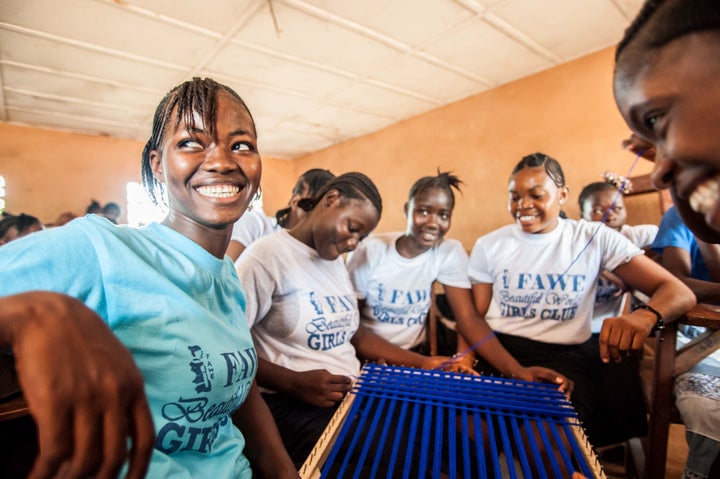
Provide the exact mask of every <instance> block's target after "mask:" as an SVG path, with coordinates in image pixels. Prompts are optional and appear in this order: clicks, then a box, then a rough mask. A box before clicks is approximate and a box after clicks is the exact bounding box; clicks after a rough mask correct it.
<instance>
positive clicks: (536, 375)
mask: <svg viewBox="0 0 720 479" xmlns="http://www.w3.org/2000/svg"><path fill="white" fill-rule="evenodd" d="M513 378H514V379H523V380H525V381H536V382H540V381H543V382H547V383H551V384H557V385H558V389H560V391H561V392H562V393H564V394H565V396H567V398H568V399H570V395H571V394H572V391H573V388H574V387H575V384H574V383H573V382H572V381H571V380H570V379H568V378H566V377H565V376H563V375H562V374H560V373H558V372H557V371H554V370H552V369H549V368H544V367H542V366H530V367H528V368H521V369H520V370H519V371H517V372H516V373H515V374H513Z"/></svg>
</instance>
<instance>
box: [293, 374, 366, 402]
mask: <svg viewBox="0 0 720 479" xmlns="http://www.w3.org/2000/svg"><path fill="white" fill-rule="evenodd" d="M296 374H297V379H296V384H295V385H294V388H293V393H294V395H295V396H296V397H297V398H298V399H300V400H301V401H303V402H306V403H308V404H311V405H313V406H318V407H332V406H334V405H335V404H337V403H338V402H339V401H341V400H342V398H344V397H345V394H347V393H348V392H349V391H350V389H351V388H352V380H351V379H350V378H349V377H348V376H342V375H339V374H332V373H330V372H328V371H326V370H325V369H313V370H310V371H300V372H297V373H296Z"/></svg>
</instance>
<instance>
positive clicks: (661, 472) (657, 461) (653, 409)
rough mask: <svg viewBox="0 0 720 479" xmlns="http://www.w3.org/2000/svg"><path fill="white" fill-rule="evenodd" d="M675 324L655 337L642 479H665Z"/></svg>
mask: <svg viewBox="0 0 720 479" xmlns="http://www.w3.org/2000/svg"><path fill="white" fill-rule="evenodd" d="M676 336H677V323H676V322H674V321H673V322H671V323H669V324H668V325H667V326H666V327H665V329H664V330H662V331H660V332H659V333H658V335H657V339H656V342H657V344H656V346H655V368H654V372H653V382H652V390H651V396H650V411H649V412H650V420H649V424H648V426H649V427H648V439H647V451H646V454H645V468H644V469H645V470H644V475H643V477H645V478H646V479H657V478H661V477H665V461H666V460H667V442H668V436H669V433H670V420H671V416H672V408H673V374H672V372H673V365H674V363H675V338H676Z"/></svg>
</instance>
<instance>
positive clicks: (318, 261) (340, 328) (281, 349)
mask: <svg viewBox="0 0 720 479" xmlns="http://www.w3.org/2000/svg"><path fill="white" fill-rule="evenodd" d="M299 206H300V207H301V208H303V209H306V210H307V215H306V217H305V219H304V220H303V221H301V222H300V223H299V224H298V225H296V226H295V227H294V228H292V229H290V230H282V231H280V232H278V233H275V234H274V235H271V236H268V237H265V238H262V239H261V240H258V241H256V242H255V243H253V244H252V245H250V247H249V248H248V249H247V250H246V251H245V252H244V253H243V254H242V255H241V256H240V258H239V259H238V261H237V262H236V265H235V267H236V269H237V272H238V275H239V277H240V281H241V282H242V284H243V285H244V286H245V289H246V291H247V309H246V317H247V320H248V323H249V324H250V326H251V332H252V335H253V340H254V341H255V345H256V348H257V351H258V360H259V365H258V384H259V385H260V386H261V387H263V388H265V392H264V393H263V397H264V398H265V400H266V401H267V403H268V405H269V406H270V410H271V412H272V414H273V416H274V417H275V420H276V422H277V425H278V429H279V430H280V431H281V435H282V437H283V442H284V444H285V446H286V447H287V449H288V452H289V453H290V456H291V457H292V459H293V461H294V462H295V463H296V464H297V465H300V464H302V463H303V461H304V460H305V458H306V457H307V455H308V453H309V452H310V451H311V450H312V447H313V446H314V445H315V443H316V442H317V440H318V438H319V437H320V435H321V433H322V431H323V430H324V428H325V426H326V425H327V423H328V421H329V420H330V418H331V417H332V415H333V414H334V411H335V408H336V406H337V404H338V403H339V401H340V400H341V399H342V398H343V397H344V396H345V394H346V393H347V392H348V391H349V390H350V387H351V385H352V377H353V376H356V375H357V374H358V372H359V371H360V362H359V360H358V359H357V354H360V355H361V356H362V357H364V358H367V359H369V360H384V361H386V362H388V363H391V364H402V365H406V366H415V367H423V368H434V367H437V366H439V365H441V364H444V363H445V362H447V361H448V360H449V359H450V358H445V357H433V358H431V357H427V356H423V355H420V354H417V353H413V352H410V351H406V350H404V349H402V348H398V347H397V346H394V345H392V344H390V343H389V342H387V341H385V340H383V339H382V338H380V337H378V336H376V335H375V334H373V333H372V332H370V331H368V330H367V329H365V328H364V327H363V326H362V325H360V324H359V312H358V307H357V300H356V299H355V295H354V294H353V288H352V284H351V282H350V278H349V276H348V273H347V269H346V268H345V263H344V260H343V258H342V255H343V254H344V253H349V252H351V251H353V250H354V249H355V248H356V247H357V245H358V243H359V242H360V241H361V240H362V239H363V238H365V237H366V236H367V235H368V234H369V233H370V232H371V231H372V230H373V229H374V228H375V226H376V225H377V223H378V221H379V220H380V213H381V210H382V202H381V199H380V194H379V193H378V191H377V188H376V187H375V185H374V184H373V183H372V181H371V180H370V179H369V178H368V177H367V176H365V175H363V174H361V173H346V174H344V175H341V176H338V177H337V178H335V179H334V180H331V181H330V182H329V183H327V184H326V185H325V187H324V188H323V189H322V190H321V191H320V192H319V194H318V196H317V197H315V198H310V199H306V200H302V201H300V202H299Z"/></svg>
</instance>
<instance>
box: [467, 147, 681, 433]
mask: <svg viewBox="0 0 720 479" xmlns="http://www.w3.org/2000/svg"><path fill="white" fill-rule="evenodd" d="M508 189H509V202H508V207H509V210H510V214H511V215H512V218H513V220H514V222H515V223H514V224H512V225H508V226H504V227H502V228H500V229H498V230H496V231H493V232H491V233H489V234H487V235H485V236H483V237H481V238H479V239H478V240H477V242H476V243H475V246H474V247H473V250H472V253H471V255H470V267H469V272H470V280H471V282H472V283H473V286H472V289H473V296H474V299H475V304H476V306H477V309H478V311H479V313H480V314H481V315H482V316H484V317H485V318H486V320H487V322H488V323H489V325H490V327H491V328H492V329H493V330H494V331H495V332H496V334H497V337H498V339H499V340H500V342H501V343H502V344H503V346H505V348H506V349H507V350H508V352H509V353H510V354H512V355H513V356H514V357H515V358H517V360H518V361H519V362H520V364H538V365H541V366H545V367H548V368H552V369H555V370H557V371H558V372H560V373H561V374H563V375H565V376H567V377H568V378H569V379H570V380H572V381H573V382H574V384H575V388H574V390H573V393H572V397H571V400H572V402H573V404H574V406H575V408H576V410H577V412H578V415H579V417H580V420H581V422H583V424H585V425H586V426H587V428H588V434H589V437H590V440H591V441H593V435H594V434H595V431H594V430H593V428H594V427H595V426H596V425H594V424H592V422H591V419H592V417H593V416H592V406H593V400H594V397H595V395H596V391H595V387H596V384H595V380H594V378H593V375H592V366H591V364H590V361H589V359H588V358H587V357H586V356H585V355H584V354H583V353H582V351H581V348H580V345H582V344H583V343H584V342H585V341H587V340H588V339H589V338H590V334H591V331H590V321H591V318H592V311H593V304H594V302H595V290H596V287H597V279H598V276H599V274H600V272H601V271H604V270H610V271H611V272H612V273H614V274H615V275H616V276H618V277H619V278H620V279H621V280H622V281H623V282H624V283H625V284H627V285H628V286H629V287H631V288H633V289H637V290H639V291H642V292H643V293H645V294H647V295H648V296H649V297H650V300H649V302H648V304H647V306H645V307H644V308H640V309H637V310H635V311H633V312H631V313H628V314H620V315H617V316H614V317H610V318H607V319H606V320H605V321H604V322H603V326H602V330H601V332H600V337H599V343H600V344H599V347H600V353H599V354H600V357H601V359H602V360H603V361H604V362H609V361H622V359H623V357H624V356H625V355H626V354H627V353H628V352H629V351H633V350H637V349H640V348H641V347H642V345H643V343H644V341H645V338H647V336H648V335H649V334H650V332H651V331H652V330H653V327H655V326H661V325H662V324H663V321H671V320H673V319H675V318H676V317H677V316H679V315H680V314H682V313H684V312H685V311H687V310H688V309H690V308H691V307H692V306H693V305H694V304H695V300H694V297H693V296H692V292H691V291H690V290H689V289H688V288H687V287H686V286H685V285H683V284H682V283H681V282H680V281H678V280H677V279H676V278H675V277H673V276H672V275H671V274H670V273H668V272H667V271H666V270H664V269H663V268H662V267H660V266H659V265H657V264H655V263H654V262H653V261H652V260H650V259H648V258H646V257H645V256H644V255H643V254H642V250H641V249H640V248H638V247H637V246H635V245H633V244H632V243H631V242H630V241H629V240H628V239H627V238H625V237H623V236H622V235H619V234H617V233H616V232H614V231H612V230H611V229H610V228H605V227H604V226H602V225H601V224H599V223H589V222H586V221H583V220H580V221H575V220H569V219H562V218H560V209H561V207H562V205H563V204H564V203H565V202H566V201H567V197H568V188H567V186H566V185H565V176H564V173H563V171H562V168H561V167H560V164H559V163H558V162H557V161H556V160H554V159H553V158H550V157H549V156H547V155H544V154H542V153H535V154H532V155H528V156H526V157H524V158H523V159H522V160H521V161H520V162H519V163H518V164H517V166H516V167H515V168H514V170H513V172H512V175H511V176H510V181H509V187H508ZM458 326H459V327H460V328H461V330H462V324H458ZM465 337H466V339H467V340H468V342H470V343H473V342H475V341H479V340H481V339H482V338H481V337H480V335H475V336H473V335H471V334H465Z"/></svg>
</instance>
